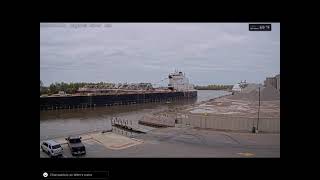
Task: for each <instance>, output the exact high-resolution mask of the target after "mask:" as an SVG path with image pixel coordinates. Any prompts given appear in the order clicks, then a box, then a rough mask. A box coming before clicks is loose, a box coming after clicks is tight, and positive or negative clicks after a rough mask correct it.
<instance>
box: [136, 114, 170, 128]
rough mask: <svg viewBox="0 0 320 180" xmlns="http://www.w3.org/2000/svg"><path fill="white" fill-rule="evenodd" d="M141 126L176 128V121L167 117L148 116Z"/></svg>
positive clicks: (140, 121)
mask: <svg viewBox="0 0 320 180" xmlns="http://www.w3.org/2000/svg"><path fill="white" fill-rule="evenodd" d="M139 124H143V125H147V126H155V127H174V126H175V120H174V119H173V118H171V117H169V116H166V115H146V116H144V117H143V119H142V120H139Z"/></svg>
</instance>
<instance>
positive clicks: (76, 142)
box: [66, 137, 86, 156]
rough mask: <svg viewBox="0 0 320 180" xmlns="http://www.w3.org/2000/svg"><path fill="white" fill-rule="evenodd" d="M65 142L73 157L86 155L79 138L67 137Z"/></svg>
mask: <svg viewBox="0 0 320 180" xmlns="http://www.w3.org/2000/svg"><path fill="white" fill-rule="evenodd" d="M66 141H67V142H68V146H69V148H70V151H71V154H72V155H73V156H75V155H84V154H86V148H85V146H84V144H83V143H82V142H81V137H68V138H66Z"/></svg>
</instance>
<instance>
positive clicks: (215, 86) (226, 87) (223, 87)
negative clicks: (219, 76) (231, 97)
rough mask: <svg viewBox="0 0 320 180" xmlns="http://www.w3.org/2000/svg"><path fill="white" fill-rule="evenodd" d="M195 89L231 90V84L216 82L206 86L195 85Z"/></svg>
mask: <svg viewBox="0 0 320 180" xmlns="http://www.w3.org/2000/svg"><path fill="white" fill-rule="evenodd" d="M194 88H195V89H197V90H231V89H232V88H233V85H218V84H210V85H207V86H195V87H194Z"/></svg>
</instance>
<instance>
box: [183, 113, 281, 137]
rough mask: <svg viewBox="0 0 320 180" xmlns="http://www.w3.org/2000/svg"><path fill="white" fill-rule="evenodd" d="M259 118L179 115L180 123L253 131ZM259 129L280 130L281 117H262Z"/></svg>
mask: <svg viewBox="0 0 320 180" xmlns="http://www.w3.org/2000/svg"><path fill="white" fill-rule="evenodd" d="M257 121H258V118H249V117H239V116H238V117H237V116H232V115H208V116H205V115H196V114H185V115H181V116H180V117H178V123H181V124H185V125H191V126H193V127H198V128H204V129H216V130H234V131H251V130H252V126H253V123H254V126H255V127H257ZM259 131H263V132H272V133H279V132H280V117H272V118H267V117H261V118H260V119H259Z"/></svg>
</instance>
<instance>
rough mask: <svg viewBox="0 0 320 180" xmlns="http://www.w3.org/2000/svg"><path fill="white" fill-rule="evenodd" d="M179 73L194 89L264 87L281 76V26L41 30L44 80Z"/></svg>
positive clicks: (136, 78) (149, 78)
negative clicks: (258, 29)
mask: <svg viewBox="0 0 320 180" xmlns="http://www.w3.org/2000/svg"><path fill="white" fill-rule="evenodd" d="M175 68H178V69H180V70H182V71H184V72H186V74H187V75H188V76H189V77H190V80H192V82H193V83H195V84H207V83H223V84H234V83H236V82H238V81H240V80H244V79H246V80H247V81H249V82H260V83H261V82H263V80H264V79H265V77H266V76H273V75H275V74H277V73H279V72H280V24H279V23H273V24H272V31H271V32H249V31H248V24H247V23H113V24H112V27H101V28H89V27H87V28H72V27H69V24H66V27H63V28H43V27H42V28H41V29H40V75H41V79H42V80H43V81H44V83H45V84H46V85H48V84H50V83H52V82H55V81H65V82H70V81H73V82H75V81H76V82H78V81H93V82H99V81H112V82H158V81H160V80H161V79H163V78H165V77H166V75H167V74H168V73H170V72H171V71H173V70H174V69H175Z"/></svg>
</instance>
